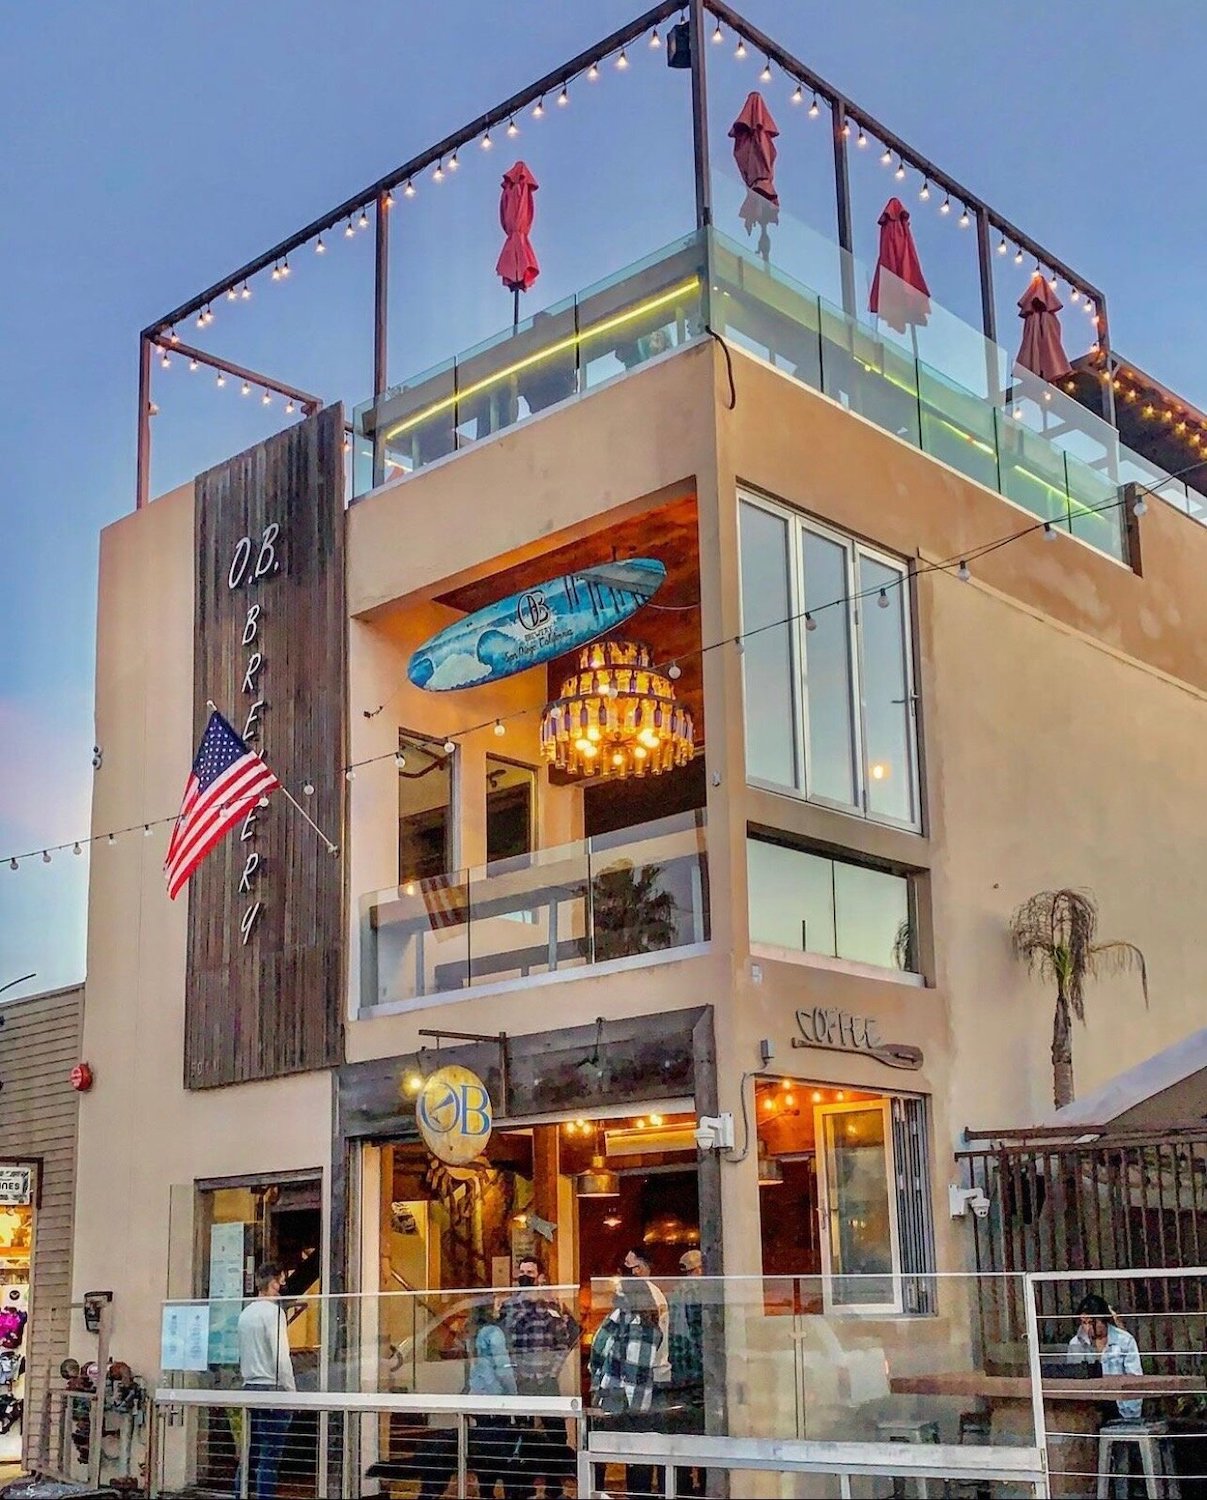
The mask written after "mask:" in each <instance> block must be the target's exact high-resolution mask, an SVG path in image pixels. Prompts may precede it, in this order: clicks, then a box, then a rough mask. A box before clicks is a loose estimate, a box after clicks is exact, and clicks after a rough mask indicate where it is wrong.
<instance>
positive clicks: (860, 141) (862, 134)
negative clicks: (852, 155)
mask: <svg viewBox="0 0 1207 1500" xmlns="http://www.w3.org/2000/svg"><path fill="white" fill-rule="evenodd" d="M867 143H868V136H867V131H866V130H864V128H863V126H862V125H861V126H860V127H859V134H858V135H857V136H856V137H855V144H856V145H857V146H858V147H859V148H860V149H861V150H862V148H863V147H864V146H866V145H867Z"/></svg>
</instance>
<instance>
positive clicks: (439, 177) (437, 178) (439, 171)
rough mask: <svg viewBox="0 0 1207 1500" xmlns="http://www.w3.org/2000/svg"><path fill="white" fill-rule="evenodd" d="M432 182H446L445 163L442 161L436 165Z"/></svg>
mask: <svg viewBox="0 0 1207 1500" xmlns="http://www.w3.org/2000/svg"><path fill="white" fill-rule="evenodd" d="M432 181H433V182H443V181H444V163H443V162H442V161H438V162H437V163H436V166H435V169H434V170H433V172H432Z"/></svg>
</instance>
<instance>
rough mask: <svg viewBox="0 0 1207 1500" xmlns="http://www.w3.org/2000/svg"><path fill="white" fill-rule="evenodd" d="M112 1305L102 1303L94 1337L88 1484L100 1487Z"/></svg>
mask: <svg viewBox="0 0 1207 1500" xmlns="http://www.w3.org/2000/svg"><path fill="white" fill-rule="evenodd" d="M112 1307H113V1304H112V1303H111V1302H102V1303H101V1309H100V1324H99V1327H98V1329H97V1337H96V1391H95V1393H94V1395H93V1397H92V1419H91V1423H90V1426H89V1432H88V1483H89V1485H90V1486H91V1487H92V1488H93V1489H94V1490H99V1489H100V1487H101V1458H102V1454H103V1448H104V1444H103V1438H104V1434H105V1388H106V1386H107V1385H108V1383H109V1381H108V1371H109V1318H110V1314H111V1311H112Z"/></svg>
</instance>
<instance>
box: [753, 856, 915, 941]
mask: <svg viewBox="0 0 1207 1500" xmlns="http://www.w3.org/2000/svg"><path fill="white" fill-rule="evenodd" d="M746 849H747V862H746V863H747V889H748V893H749V901H750V941H751V942H752V943H766V944H770V945H773V946H775V947H777V948H793V949H796V950H798V951H800V952H804V953H822V954H825V955H826V956H827V957H830V958H846V959H850V960H852V961H853V962H855V963H864V964H875V965H877V966H878V967H880V968H883V969H906V970H913V969H915V968H916V959H915V952H916V947H917V945H916V944H915V942H914V931H913V922H912V917H911V914H910V899H909V895H910V893H909V880H908V878H907V877H906V876H904V875H894V874H893V873H892V872H890V871H888V870H875V869H872V868H870V867H869V866H867V865H857V864H851V863H848V862H847V861H846V860H840V859H830V858H828V857H827V856H826V855H824V854H813V853H810V852H809V851H807V850H804V849H795V848H793V847H791V846H790V845H787V844H773V843H770V842H769V841H768V840H766V839H761V838H750V839H748V840H747V843H746Z"/></svg>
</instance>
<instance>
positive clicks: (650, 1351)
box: [588, 1276, 662, 1496]
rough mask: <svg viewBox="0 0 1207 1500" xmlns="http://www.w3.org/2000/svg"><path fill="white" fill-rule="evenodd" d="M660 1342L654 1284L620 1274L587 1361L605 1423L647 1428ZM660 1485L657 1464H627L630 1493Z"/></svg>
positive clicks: (628, 1429) (593, 1393)
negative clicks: (653, 1293) (607, 1311)
mask: <svg viewBox="0 0 1207 1500" xmlns="http://www.w3.org/2000/svg"><path fill="white" fill-rule="evenodd" d="M661 1347H662V1329H661V1326H660V1322H659V1318H658V1304H657V1303H656V1302H655V1301H654V1298H653V1295H652V1290H651V1287H650V1283H649V1282H648V1281H646V1280H645V1279H644V1278H640V1277H629V1276H626V1277H622V1278H620V1279H619V1280H618V1281H617V1285H616V1291H615V1294H614V1296H613V1301H612V1310H611V1312H609V1314H608V1316H607V1317H606V1318H605V1319H604V1320H603V1322H602V1323H601V1324H600V1325H599V1328H598V1330H597V1332H596V1334H595V1338H594V1339H593V1341H592V1343H591V1354H590V1358H589V1360H588V1369H589V1371H590V1376H591V1404H592V1406H594V1407H595V1408H596V1409H597V1411H598V1413H599V1416H598V1417H597V1420H598V1421H599V1423H600V1425H601V1426H612V1427H614V1428H616V1429H617V1430H619V1431H622V1432H643V1431H648V1430H649V1428H650V1424H651V1416H652V1413H653V1410H654V1387H655V1381H654V1371H655V1368H656V1366H657V1364H658V1358H659V1353H660V1350H661ZM659 1488H660V1471H659V1470H657V1469H656V1468H655V1466H654V1465H652V1464H629V1465H628V1469H627V1473H626V1475H625V1492H626V1494H628V1495H630V1496H638V1495H642V1496H645V1495H656V1494H657V1493H658V1492H659Z"/></svg>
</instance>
